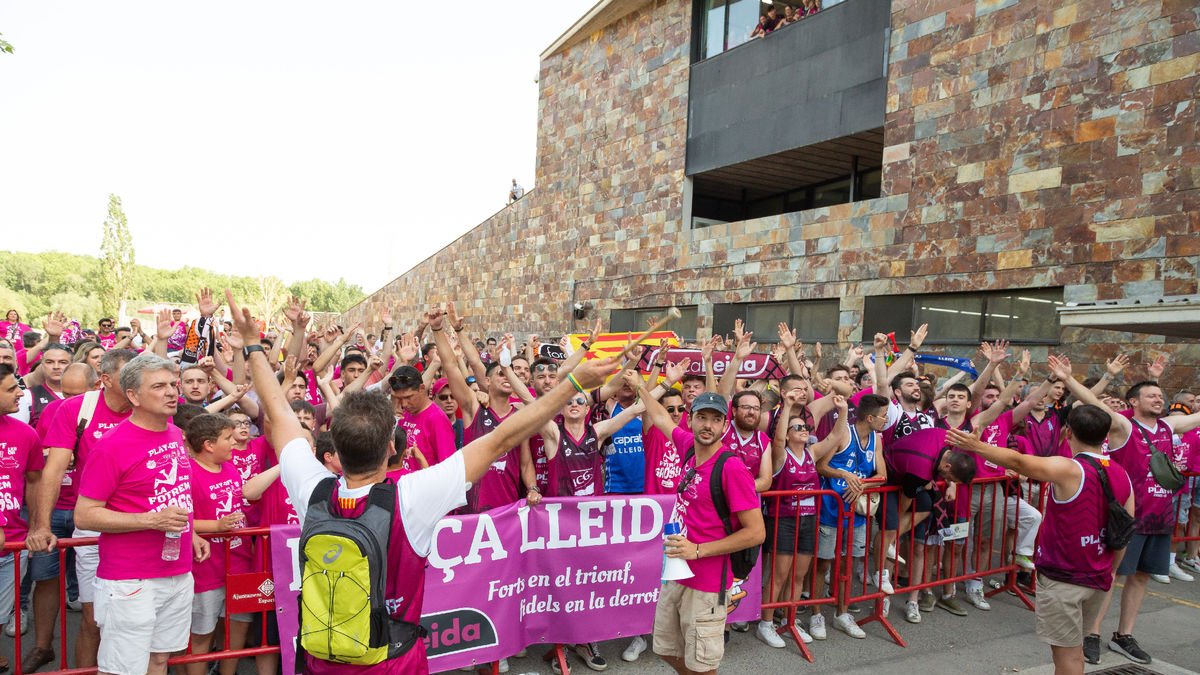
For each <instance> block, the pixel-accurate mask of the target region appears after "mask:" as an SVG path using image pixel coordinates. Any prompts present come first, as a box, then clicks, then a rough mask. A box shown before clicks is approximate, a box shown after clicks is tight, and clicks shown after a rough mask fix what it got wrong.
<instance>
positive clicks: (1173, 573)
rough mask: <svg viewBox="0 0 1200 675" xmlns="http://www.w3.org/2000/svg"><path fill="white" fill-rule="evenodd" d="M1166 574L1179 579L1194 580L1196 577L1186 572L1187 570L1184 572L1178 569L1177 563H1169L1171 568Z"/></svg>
mask: <svg viewBox="0 0 1200 675" xmlns="http://www.w3.org/2000/svg"><path fill="white" fill-rule="evenodd" d="M1168 574H1169V575H1170V577H1171V578H1172V579H1178V580H1180V581H1195V580H1196V577H1194V576H1192V575H1190V574H1188V573H1187V572H1184V571H1183V570H1182V569H1180V567H1179V565H1178V564H1176V563H1171V568H1170V570H1169V571H1168Z"/></svg>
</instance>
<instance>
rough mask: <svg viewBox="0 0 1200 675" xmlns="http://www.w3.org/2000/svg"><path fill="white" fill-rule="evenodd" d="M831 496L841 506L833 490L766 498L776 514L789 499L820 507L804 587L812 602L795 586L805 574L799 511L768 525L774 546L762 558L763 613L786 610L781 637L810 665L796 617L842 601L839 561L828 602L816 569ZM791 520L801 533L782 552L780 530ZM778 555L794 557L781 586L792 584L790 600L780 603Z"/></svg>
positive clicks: (769, 493) (772, 494)
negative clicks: (822, 523) (826, 498)
mask: <svg viewBox="0 0 1200 675" xmlns="http://www.w3.org/2000/svg"><path fill="white" fill-rule="evenodd" d="M827 495H828V496H832V497H834V498H837V499H838V502H839V504H840V503H841V499H840V497H839V495H838V494H837V493H836V492H833V491H831V490H770V491H767V492H764V493H763V494H762V499H763V505H764V508H766V507H768V506H770V505H774V507H775V508H774V509H768V510H774V512H775V513H779V505H780V504H781V503H782V502H783V500H785V499H788V500H791V499H795V500H797V501H802V500H806V499H812V500H813V502H814V504H815V505H816V510H817V513H816V515H815V516H813V517H814V519H815V524H814V527H813V532H812V538H813V540H812V554H811V559H810V561H809V569H808V570H807V572H806V575H807V576H806V578H805V584H804V587H803V588H807V590H808V598H807V599H804V598H803V597H802V592H803V591H802V590H799V589H798V588H797V585H796V583H795V582H794V579H795V575H796V574H797V573H798V572H800V571H801V568H800V566H799V564H798V562H797V560H796V559H797V557H799V555H801V554H800V536H799V535H800V521H801V518H802V516H800V514H799V511H797V513H795V514H793V515H791V516H789V517H787V518H786V519H785V518H774V519H772V523H771V524H770V525H768V527H769V528H771V531H770V532H768V534H769V535H770V540H771V541H772V542H773V544H774V545H773V546H772V547H771V548H770V549H767V548H766V547H765V546H764V548H763V555H762V556H761V560H762V570H763V573H762V579H763V603H762V609H763V610H777V609H782V610H784V627H783V628H782V629H781V634H782V635H787V636H788V637H790V638H791V640H792V642H794V643H795V644H796V647H797V648H798V649H799V650H800V655H801V656H803V657H804V658H805V660H807V661H809V662H810V663H811V662H812V661H813V655H812V651H811V650H810V649H809V647H808V645H806V644H805V643H804V640H803V639H801V637H800V632H799V631H798V630H796V614H797V613H798V611H799V610H800V608H802V607H810V608H811V607H818V606H821V605H834V604H835V603H836V602H837V598H838V597H839V596H838V590H837V588H838V586H837V582H839V581H840V579H841V575H840V573H839V572H838V571H837V567H838V564H837V559H836V558H835V560H834V564H833V565H832V566H831V576H832V578H831V579H830V591H831V592H830V597H828V598H826V597H823V594H822V593H821V592H820V590H819V587H818V585H817V582H818V579H817V574H816V571H815V569H816V562H817V550H818V548H819V547H820V538H821V534H820V532H821V527H820V517H821V515H820V510H821V501H822V497H824V496H827ZM838 511H839V513H838V516H839V517H838V527H837V540H838V541H842V535H843V532H842V527H841V525H842V523H841V521H842V518H841V516H842V515H843V513H844V509H843V508H841V507H840V506H839V509H838ZM787 520H791V521H792V524H793V526H794V527H793V529H794V530H795V531H796V533H797V536H796V538H795V540H794V541H793V542H792V546H791V550H790V551H784V550H780V548H779V527H780V524H781V523H784V522H787ZM778 555H790V556H791V558H792V562H791V565H790V566H789V567H788V569H787V571H786V573H785V574H786V578H785V579H784V580H783V581H782V582H781V583H784V584H788V592H787V597H786V599H783V600H778V599H776V598H775V595H774V592H773V589H774V587H775V582H776V569H775V559H776V557H777V556H778ZM804 555H809V554H804ZM789 582H790V583H789ZM821 583H822V585H823V584H824V580H821ZM781 590H782V589H781Z"/></svg>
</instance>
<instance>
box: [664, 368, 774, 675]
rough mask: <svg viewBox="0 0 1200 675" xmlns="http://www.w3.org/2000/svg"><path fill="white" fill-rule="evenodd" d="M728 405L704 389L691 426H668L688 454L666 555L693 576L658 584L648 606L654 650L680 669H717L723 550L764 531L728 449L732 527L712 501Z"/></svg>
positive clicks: (721, 643)
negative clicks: (729, 529) (675, 528)
mask: <svg viewBox="0 0 1200 675" xmlns="http://www.w3.org/2000/svg"><path fill="white" fill-rule="evenodd" d="M648 405H649V404H648ZM728 413H729V403H728V402H727V401H726V399H725V397H723V396H721V395H719V394H714V393H712V392H705V393H703V394H700V395H699V396H697V397H696V399H695V401H693V402H692V406H691V415H690V416H689V418H688V424H689V426H690V430H685V429H680V428H675V429H674V430H673V431H672V434H671V436H672V440H674V442H675V445H676V447H678V448H690V449H692V455H691V457H689V458H688V459H687V461H686V463H685V464H684V467H683V468H684V475H683V479H682V481H681V482H680V484H679V488H678V495H679V498H678V500H677V501H676V504H675V512H674V514H672V520H673V521H674V522H680V523H682V525H683V533H682V534H677V535H671V536H669V537H667V544H666V555H667V556H668V557H671V558H681V559H683V560H686V561H687V563H688V566H689V567H690V568H691V570H692V574H693V576H692V577H690V578H688V579H683V580H680V581H668V582H666V583H664V584H663V585H662V589H661V591H660V592H659V596H658V607H657V608H656V609H655V614H654V653H656V654H658V655H659V656H661V657H662V658H663V660H664V661H666V662H667V664H668V665H670V666H671V667H672V668H674V669H675V672H677V673H680V675H687V674H688V673H706V672H710V671H715V670H716V669H717V668H718V666H720V665H721V659H722V657H723V656H724V654H725V617H726V612H727V608H726V606H725V604H724V603H723V602H722V599H723V597H724V591H727V590H728V589H729V584H730V582H732V580H733V579H732V574H731V573H730V571H729V561H728V557H727V556H728V555H729V554H730V553H733V552H735V551H741V550H743V549H746V548H750V547H753V546H759V545H761V544H762V542H763V539H764V538H765V537H766V528H765V526H764V525H763V515H762V508H761V503H760V500H759V497H758V494H757V493H756V492H755V490H754V476H752V475H751V474H750V470H749V469H747V468H746V465H745V464H743V463H742V462H741V460H740V459H738V458H737V456H736V454H733V453H732V452H731V453H730V454H733V456H732V457H729V458H728V459H727V460H726V461H725V463H724V465H723V466H722V471H721V485H722V487H723V489H724V494H725V499H726V501H727V504H726V506H727V509H728V512H729V514H730V517H731V519H732V520H733V525H734V528H735V529H734V531H733V533H732V534H729V535H726V534H725V523H724V521H723V520H722V518H721V517H720V516H719V515H718V512H717V508H716V505H715V504H713V498H712V489H711V486H710V482H711V481H712V479H713V476H712V474H713V469H714V467H715V466H716V464H717V459H718V457H719V456H720V455H721V454H723V453H725V452H730V451H729V449H728V447H727V446H726V445H725V443H724V442H723V440H722V439H723V438H724V435H725V427H726V424H727V423H728ZM685 454H686V453H685Z"/></svg>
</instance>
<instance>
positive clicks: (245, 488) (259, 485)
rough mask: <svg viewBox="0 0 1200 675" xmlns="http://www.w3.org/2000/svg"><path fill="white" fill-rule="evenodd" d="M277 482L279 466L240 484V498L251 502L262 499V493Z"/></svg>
mask: <svg viewBox="0 0 1200 675" xmlns="http://www.w3.org/2000/svg"><path fill="white" fill-rule="evenodd" d="M277 480H279V465H278V464H276V465H275V466H273V467H271V468H269V469H267V470H266V471H263V472H262V473H260V474H258V475H257V476H255V477H253V478H251V479H250V480H248V481H246V482H245V483H243V484H242V496H243V497H245V498H246V499H249V500H250V501H252V502H256V501H258V500H260V499H262V496H263V493H264V492H266V491H267V488H269V487H271V483H274V482H275V481H277Z"/></svg>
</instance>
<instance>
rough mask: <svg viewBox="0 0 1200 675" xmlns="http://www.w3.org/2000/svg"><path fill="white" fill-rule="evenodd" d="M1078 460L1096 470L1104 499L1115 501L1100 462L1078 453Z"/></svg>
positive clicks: (1105, 472) (1106, 474)
mask: <svg viewBox="0 0 1200 675" xmlns="http://www.w3.org/2000/svg"><path fill="white" fill-rule="evenodd" d="M1078 458H1079V459H1081V460H1083V461H1084V462H1086V463H1087V465H1088V466H1090V467H1092V468H1093V469H1095V470H1096V474H1097V476H1098V478H1099V480H1100V487H1101V488H1103V489H1104V498H1105V499H1106V500H1107V501H1110V502H1112V501H1116V499H1117V498H1116V496H1115V495H1113V491H1112V486H1111V485H1109V483H1108V472H1107V471H1105V470H1104V467H1102V466H1100V462H1097V461H1096V458H1095V457H1091V456H1089V455H1085V454H1083V453H1080V454H1079V455H1078ZM1085 477H1086V474H1085Z"/></svg>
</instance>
